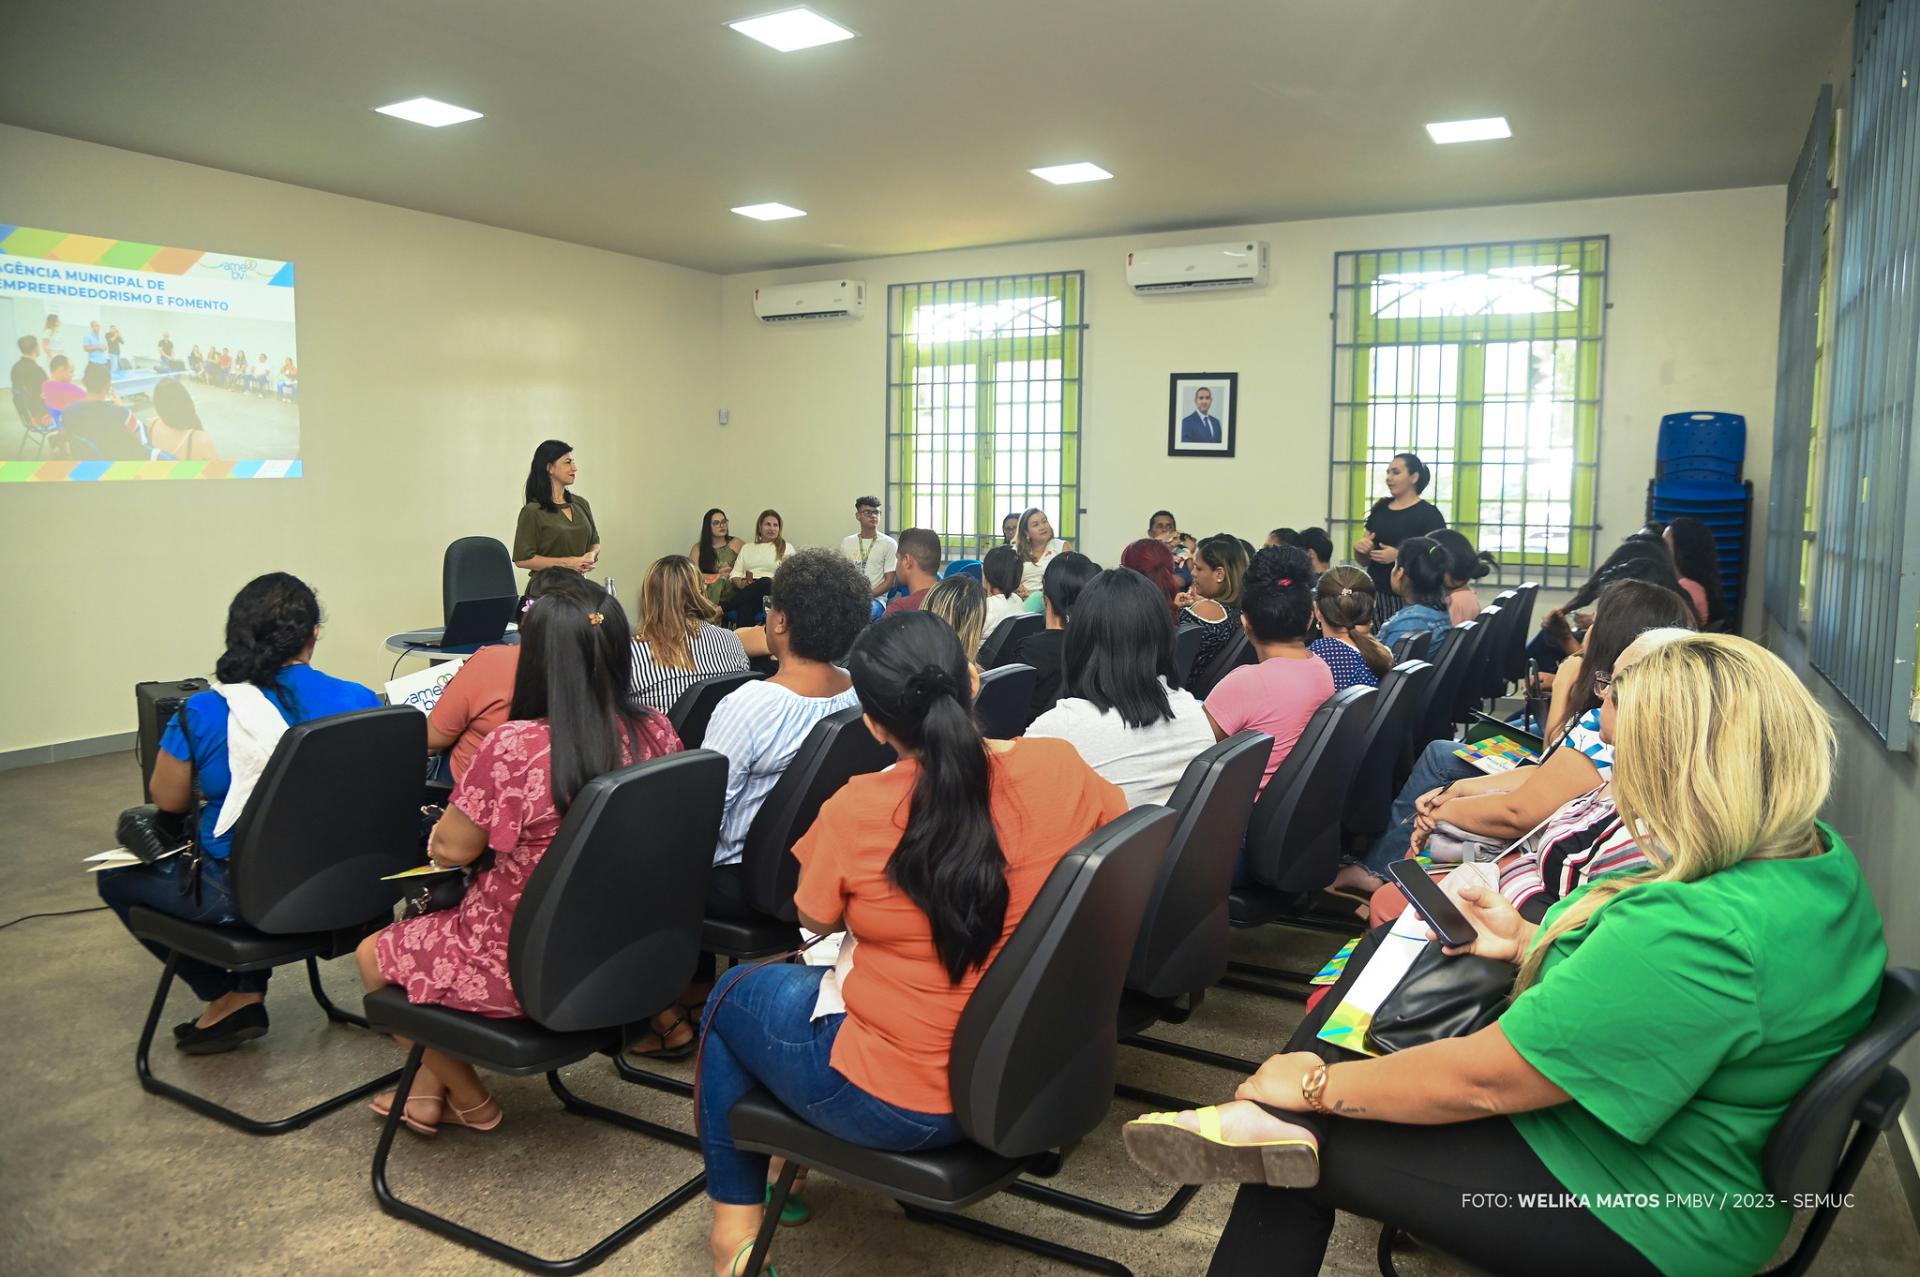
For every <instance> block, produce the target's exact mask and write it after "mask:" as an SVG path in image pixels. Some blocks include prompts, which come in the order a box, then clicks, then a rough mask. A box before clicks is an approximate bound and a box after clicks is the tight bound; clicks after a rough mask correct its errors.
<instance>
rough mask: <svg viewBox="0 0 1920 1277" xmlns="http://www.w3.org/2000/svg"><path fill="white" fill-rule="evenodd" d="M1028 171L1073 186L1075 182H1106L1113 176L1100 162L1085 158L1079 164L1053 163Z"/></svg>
mask: <svg viewBox="0 0 1920 1277" xmlns="http://www.w3.org/2000/svg"><path fill="white" fill-rule="evenodd" d="M1027 172H1029V173H1031V174H1033V175H1034V176H1035V177H1038V178H1043V179H1045V180H1046V181H1049V182H1052V183H1053V184H1054V185H1055V186H1071V185H1072V184H1073V183H1075V182H1104V181H1106V180H1107V179H1108V178H1110V177H1112V176H1113V174H1111V173H1109V172H1107V170H1105V169H1103V168H1101V167H1100V166H1099V165H1098V164H1089V163H1087V162H1086V161H1085V160H1082V161H1081V162H1080V163H1078V164H1051V165H1048V166H1047V167H1046V168H1035V169H1028V170H1027Z"/></svg>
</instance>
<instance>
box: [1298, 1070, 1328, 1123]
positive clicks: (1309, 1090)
mask: <svg viewBox="0 0 1920 1277" xmlns="http://www.w3.org/2000/svg"><path fill="white" fill-rule="evenodd" d="M1326 1090H1327V1062H1326V1061H1325V1060H1322V1061H1320V1063H1318V1064H1316V1065H1314V1066H1313V1067H1312V1068H1310V1069H1308V1070H1307V1073H1306V1076H1305V1077H1303V1078H1301V1079H1300V1098H1301V1099H1303V1100H1305V1101H1306V1102H1307V1107H1308V1108H1310V1109H1312V1110H1313V1111H1314V1112H1316V1113H1324V1112H1326V1111H1327V1106H1326V1105H1325V1104H1324V1103H1322V1102H1321V1098H1320V1097H1321V1096H1322V1095H1324V1094H1326Z"/></svg>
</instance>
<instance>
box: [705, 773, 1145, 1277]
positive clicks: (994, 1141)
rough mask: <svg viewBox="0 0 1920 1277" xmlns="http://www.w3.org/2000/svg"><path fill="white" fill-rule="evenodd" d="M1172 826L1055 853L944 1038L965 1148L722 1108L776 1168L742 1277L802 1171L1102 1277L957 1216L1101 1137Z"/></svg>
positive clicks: (1128, 827) (1118, 832)
mask: <svg viewBox="0 0 1920 1277" xmlns="http://www.w3.org/2000/svg"><path fill="white" fill-rule="evenodd" d="M1175 824H1176V818H1175V816H1174V814H1173V813H1172V812H1170V811H1167V810H1166V809H1165V808H1160V807H1136V808H1134V809H1133V810H1132V811H1130V812H1127V813H1126V814H1125V815H1123V816H1121V817H1120V818H1119V819H1118V820H1115V821H1113V822H1112V823H1110V824H1108V825H1105V826H1103V827H1101V828H1100V829H1097V830H1095V831H1094V832H1093V833H1092V834H1090V835H1088V836H1087V837H1086V838H1085V839H1083V840H1082V841H1081V842H1080V844H1079V846H1077V847H1075V848H1074V849H1073V850H1072V851H1070V852H1068V853H1067V854H1066V855H1065V856H1064V857H1062V859H1061V860H1060V862H1059V864H1057V865H1055V866H1054V868H1053V871H1052V872H1051V873H1050V874H1049V875H1048V876H1047V881H1046V883H1045V885H1044V886H1042V887H1041V889H1040V893H1039V895H1038V896H1036V897H1035V898H1034V902H1033V904H1032V906H1031V907H1030V908H1029V909H1028V910H1027V914H1026V916H1025V917H1024V918H1022V919H1021V921H1020V925H1019V926H1018V927H1016V928H1014V932H1013V936H1012V938H1010V939H1009V940H1008V941H1007V944H1006V947H1005V948H1004V949H1003V950H1001V952H1000V955H999V956H998V957H997V958H995V959H994V961H993V964H992V965H991V966H990V967H988V968H987V971H986V974H985V975H984V976H982V977H981V980H980V983H979V985H978V986H977V987H976V988H975V989H974V992H973V996H972V997H971V998H969V999H968V1001H967V1007H966V1010H965V1011H963V1012H962V1013H961V1016H960V1024H959V1027H958V1028H957V1029H956V1030H955V1032H954V1035H953V1050H952V1054H951V1056H950V1062H949V1069H950V1075H951V1085H952V1090H953V1112H954V1117H955V1118H956V1119H957V1120H958V1122H959V1124H960V1128H961V1129H962V1130H963V1131H965V1132H966V1135H967V1142H965V1143H961V1144H956V1145H953V1146H951V1147H948V1148H942V1149H934V1150H931V1151H927V1152H918V1153H885V1152H880V1151H878V1150H875V1149H869V1148H861V1147H859V1146H857V1145H853V1144H848V1143H846V1142H845V1141H842V1140H838V1139H835V1138H834V1137H833V1136H831V1135H828V1134H826V1133H825V1132H823V1131H821V1130H818V1129H817V1128H815V1127H813V1126H810V1125H808V1124H807V1122H806V1121H805V1120H804V1119H802V1118H800V1117H797V1116H795V1115H794V1114H792V1113H790V1112H788V1111H787V1110H786V1109H785V1108H784V1107H782V1106H781V1104H780V1102H779V1101H778V1100H776V1099H774V1098H773V1097H772V1096H771V1095H769V1094H768V1093H767V1092H766V1091H765V1090H764V1089H760V1090H755V1091H753V1092H752V1093H751V1094H749V1095H748V1096H747V1097H746V1098H745V1099H743V1100H741V1101H740V1102H739V1103H738V1104H736V1105H734V1107H733V1112H732V1115H731V1118H730V1124H731V1127H732V1131H733V1138H734V1143H735V1144H736V1145H738V1146H739V1147H741V1148H744V1149H748V1150H751V1151H753V1152H756V1153H768V1154H772V1155H775V1156H779V1157H784V1158H785V1159H786V1163H787V1164H786V1169H785V1170H784V1171H783V1172H782V1173H781V1176H780V1181H779V1183H778V1184H776V1185H775V1186H774V1190H773V1200H772V1201H771V1202H770V1203H769V1204H768V1206H767V1214H766V1220H765V1222H764V1223H763V1224H762V1225H761V1229H760V1235H759V1237H758V1239H756V1241H755V1242H754V1247H753V1252H752V1254H751V1255H750V1256H748V1259H747V1265H746V1277H755V1274H757V1273H759V1272H760V1269H761V1265H762V1264H764V1263H765V1262H766V1260H767V1251H768V1248H769V1247H770V1246H771V1245H772V1242H773V1233H774V1230H775V1229H776V1228H777V1227H778V1225H779V1222H780V1211H781V1208H782V1207H783V1206H784V1205H785V1204H786V1200H787V1194H788V1192H789V1190H791V1188H792V1187H793V1179H794V1175H795V1174H796V1173H797V1172H798V1170H799V1168H800V1167H802V1166H806V1167H810V1168H812V1169H813V1170H814V1171H817V1172H820V1173H822V1174H826V1175H831V1176H833V1177H834V1178H835V1179H838V1180H841V1181H843V1182H845V1183H848V1184H852V1185H854V1186H856V1187H859V1188H864V1189H867V1190H869V1191H871V1192H876V1193H882V1194H884V1195H886V1196H888V1197H891V1198H893V1199H894V1200H896V1201H898V1202H899V1203H900V1204H901V1205H902V1206H904V1207H905V1208H906V1212H907V1217H908V1218H909V1219H914V1220H919V1221H921V1222H925V1223H933V1224H939V1225H942V1226H944V1227H947V1228H953V1229H957V1230H959V1231H961V1232H966V1233H972V1234H973V1235H975V1236H977V1237H985V1238H988V1239H991V1240H994V1241H999V1242H1004V1243H1007V1244H1009V1245H1013V1246H1018V1247H1020V1248H1021V1249H1023V1250H1027V1251H1031V1252H1033V1253H1035V1254H1038V1255H1043V1256H1046V1257H1047V1258H1049V1259H1056V1260H1061V1261H1064V1262H1066V1263H1070V1264H1077V1265H1079V1266H1081V1267H1092V1268H1095V1269H1097V1270H1099V1271H1104V1272H1109V1273H1115V1272H1117V1273H1125V1272H1126V1269H1124V1268H1122V1267H1120V1266H1119V1265H1117V1264H1115V1263H1113V1262H1112V1261H1110V1260H1106V1259H1103V1258H1102V1257H1100V1256H1098V1255H1093V1254H1090V1253H1088V1252H1086V1251H1082V1250H1077V1249H1074V1248H1072V1247H1068V1246H1062V1245H1059V1244H1056V1243H1053V1242H1048V1241H1044V1240H1042V1239H1040V1238H1037V1237H1029V1236H1026V1235H1024V1234H1020V1233H1016V1232H1013V1231H1012V1230H1010V1229H1005V1228H1001V1227H999V1226H997V1225H994V1224H989V1223H986V1222H985V1221H983V1220H978V1219H973V1218H971V1217H968V1216H963V1215H958V1214H954V1213H953V1212H956V1211H959V1210H961V1209H962V1208H964V1207H966V1206H970V1205H972V1204H973V1203H974V1202H977V1201H980V1200H981V1199H983V1198H986V1197H989V1196H991V1195H992V1194H994V1193H995V1192H998V1191H999V1190H1000V1189H1002V1188H1005V1187H1006V1186H1007V1185H1008V1184H1010V1183H1012V1182H1013V1181H1014V1180H1015V1179H1016V1178H1017V1177H1018V1176H1019V1175H1020V1174H1021V1173H1023V1172H1024V1171H1027V1170H1029V1169H1031V1168H1033V1167H1034V1166H1035V1165H1036V1163H1042V1164H1046V1165H1052V1164H1053V1163H1055V1162H1057V1157H1055V1156H1052V1155H1053V1154H1054V1152H1055V1150H1059V1149H1063V1148H1066V1147H1069V1146H1071V1145H1073V1144H1075V1143H1077V1142H1078V1141H1079V1140H1081V1139H1083V1138H1085V1137H1086V1135H1087V1134H1088V1133H1089V1132H1091V1131H1093V1130H1094V1129H1095V1128H1096V1127H1098V1126H1099V1125H1100V1122H1101V1120H1102V1119H1103V1118H1104V1117H1105V1116H1106V1112H1107V1107H1108V1105H1109V1103H1110V1102H1111V1097H1112V1094H1113V1083H1114V1073H1115V1069H1116V1065H1117V1063H1118V1056H1119V1043H1118V1042H1117V1040H1116V1039H1115V1037H1114V1017H1115V1012H1116V1009H1117V1008H1118V1006H1119V1004H1120V986H1121V980H1122V977H1123V974H1124V972H1125V971H1126V969H1127V961H1128V957H1129V955H1130V952H1131V950H1132V947H1133V944H1134V940H1135V937H1136V936H1137V935H1138V933H1139V928H1140V920H1141V916H1142V914H1143V913H1144V911H1145V909H1146V905H1147V897H1148V895H1149V894H1150V893H1151V891H1152V889H1153V882H1154V877H1155V875H1156V874H1157V873H1158V872H1159V869H1160V866H1161V864H1162V863H1163V861H1164V860H1165V858H1166V854H1167V847H1168V842H1169V840H1170V839H1171V838H1172V836H1173V829H1174V825H1175Z"/></svg>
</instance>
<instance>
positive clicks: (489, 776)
mask: <svg viewBox="0 0 1920 1277" xmlns="http://www.w3.org/2000/svg"><path fill="white" fill-rule="evenodd" d="M558 571H559V572H560V573H561V574H563V575H569V576H572V577H573V581H572V582H571V583H569V584H566V585H564V586H563V587H561V588H556V589H553V590H551V591H550V592H549V593H547V594H546V595H544V596H542V597H541V598H539V599H537V600H535V601H534V604H533V606H532V607H530V608H528V609H527V612H526V614H525V615H524V616H523V617H522V618H521V620H520V649H521V657H520V669H519V677H518V678H517V679H516V680H515V682H514V687H513V705H512V707H511V710H510V712H509V721H507V722H505V723H502V724H501V725H500V727H499V728H498V729H497V730H495V731H494V733H493V734H492V735H490V736H488V737H487V739H486V740H485V741H483V742H482V743H481V745H480V752H479V753H478V754H477V755H475V757H474V760H473V766H471V767H469V768H468V769H467V774H466V776H465V777H464V778H463V779H462V780H461V781H460V783H459V785H457V786H455V788H454V791H453V798H452V800H451V801H450V802H449V803H448V805H447V814H446V815H444V816H442V817H441V818H440V821H439V823H438V824H436V825H434V827H433V837H432V839H431V841H430V842H429V843H428V846H427V858H428V859H429V860H431V861H432V862H433V863H434V864H436V865H446V866H459V865H471V864H473V863H474V862H475V861H477V860H479V859H480V857H481V856H483V855H485V854H486V853H487V852H488V851H492V852H493V854H494V861H493V863H492V864H491V865H489V866H487V867H485V868H482V869H480V870H478V871H477V872H476V873H475V874H474V875H473V878H472V881H470V882H469V883H468V884H467V890H466V894H465V895H463V896H462V897H461V898H460V903H459V904H457V905H455V906H453V907H452V908H450V909H441V910H439V911H437V912H434V913H424V914H420V915H419V916H417V917H413V918H403V919H401V920H400V921H399V922H396V923H394V924H393V925H392V926H390V927H384V928H382V929H381V930H379V931H376V932H375V933H374V934H372V935H371V936H368V937H367V938H366V939H365V940H363V941H361V942H360V947H359V948H357V949H356V950H354V957H355V958H356V959H357V960H358V961H359V964H360V978H361V981H362V982H363V983H364V984H365V985H366V987H367V989H368V991H370V992H371V991H372V990H374V989H380V988H384V987H385V986H387V985H389V984H396V985H399V986H400V987H401V988H402V989H404V990H405V991H406V995H407V1001H409V1002H414V1003H426V1004H430V1005H433V1006H443V1007H448V1008H451V1009H452V1010H455V1011H466V1012H470V1013H472V1014H474V1015H484V1016H492V1017H495V1018H498V1019H508V1018H512V1017H514V1016H518V1015H520V1014H522V1012H521V1008H520V999H519V998H518V997H517V996H516V995H515V993H514V990H513V981H512V978H511V975H510V972H509V971H508V968H507V942H508V937H509V936H510V935H511V934H512V932H513V915H514V911H515V910H516V909H518V908H519V907H520V898H521V896H523V895H524V894H525V893H526V890H527V882H528V880H529V879H531V878H532V877H533V871H534V869H535V868H536V867H538V865H539V864H540V859H541V857H543V856H545V855H546V853H547V848H548V847H549V846H551V845H552V843H553V840H554V837H555V836H556V835H557V834H559V832H560V826H561V823H562V822H563V821H564V820H565V818H566V814H567V805H568V804H569V803H571V802H572V801H573V798H574V796H575V795H576V794H578V793H579V792H580V790H581V789H582V788H584V787H585V785H586V784H587V782H588V781H590V780H592V779H594V778H595V777H597V776H602V775H605V774H606V773H607V772H610V771H613V770H615V769H617V768H620V767H625V766H628V765H630V764H632V763H637V762H641V761H643V760H645V759H648V758H656V757H658V756H659V755H661V754H671V753H675V752H677V751H678V750H679V749H680V738H679V737H678V736H675V735H674V732H673V728H672V727H671V726H669V725H668V723H667V720H666V719H664V718H662V717H661V716H660V715H658V714H656V713H654V712H653V711H652V710H650V709H643V708H639V707H637V706H636V705H635V704H634V702H633V700H632V696H631V689H630V688H629V687H628V685H627V672H628V670H629V668H630V666H629V663H628V660H627V648H628V645H629V644H630V643H631V642H632V641H633V639H632V635H631V633H630V632H629V631H628V629H627V618H626V614H625V613H623V612H622V611H621V610H620V602H619V600H618V599H615V598H614V597H613V596H612V595H610V594H607V593H606V592H605V591H603V590H601V589H600V587H598V586H597V585H595V584H593V582H591V581H589V580H587V579H586V578H585V577H583V576H580V575H579V574H578V573H573V572H569V571H568V570H567V569H564V568H562V569H558ZM396 1040H398V1039H396ZM400 1045H401V1047H402V1049H411V1048H410V1045H409V1044H408V1043H406V1042H404V1041H401V1042H400ZM394 1102H395V1097H394V1095H393V1093H392V1092H388V1093H387V1094H385V1095H383V1096H380V1097H379V1098H378V1099H376V1100H374V1101H373V1102H372V1104H371V1105H370V1107H371V1108H372V1109H373V1111H374V1112H376V1113H378V1114H379V1115H380V1116H381V1117H385V1116H386V1115H387V1113H388V1111H389V1110H390V1109H391V1107H392V1106H393V1104H394ZM401 1117H402V1119H403V1120H404V1121H405V1122H406V1124H407V1127H408V1128H409V1129H410V1130H413V1131H417V1132H419V1133H420V1134H422V1135H431V1134H433V1132H434V1131H435V1130H436V1129H437V1128H438V1127H439V1126H440V1125H442V1124H443V1123H444V1124H451V1125H455V1126H464V1127H467V1128H468V1129H470V1130H479V1131H490V1130H492V1129H494V1128H495V1127H496V1126H498V1125H500V1117H501V1114H500V1108H499V1106H498V1105H496V1104H495V1103H494V1102H493V1097H492V1096H491V1095H489V1094H488V1093H487V1090H486V1087H485V1086H483V1085H482V1084H481V1082H480V1077H479V1075H478V1074H477V1073H475V1072H474V1070H473V1066H472V1065H471V1064H468V1063H467V1062H466V1061H464V1060H456V1059H454V1058H453V1057H452V1056H449V1055H443V1054H442V1053H440V1052H439V1051H428V1052H427V1053H426V1058H425V1061H424V1062H423V1063H422V1064H421V1066H420V1070H419V1072H418V1073H417V1074H416V1075H415V1077H414V1082H413V1087H412V1090H411V1091H410V1092H409V1093H408V1095H407V1097H406V1101H405V1104H404V1106H403V1108H402V1111H401Z"/></svg>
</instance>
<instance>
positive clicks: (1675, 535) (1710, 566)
mask: <svg viewBox="0 0 1920 1277" xmlns="http://www.w3.org/2000/svg"><path fill="white" fill-rule="evenodd" d="M162 384H163V385H164V384H165V383H164V382H163V383H162ZM169 420H171V419H169ZM1667 535H1668V536H1669V537H1671V538H1672V540H1673V566H1674V570H1675V571H1676V572H1678V573H1679V574H1680V575H1681V576H1683V577H1685V578H1687V579H1688V580H1689V581H1698V582H1699V583H1700V588H1701V589H1703V590H1705V591H1706V592H1707V614H1706V615H1705V616H1703V617H1701V618H1700V626H1701V628H1702V629H1705V628H1706V627H1707V626H1709V625H1717V624H1719V623H1720V622H1721V621H1723V620H1725V619H1726V616H1727V592H1726V590H1725V589H1723V588H1722V587H1721V584H1720V547H1719V545H1718V544H1717V543H1716V542H1715V541H1714V539H1713V529H1712V528H1709V527H1708V526H1707V525H1706V524H1704V523H1702V522H1700V520H1698V519H1696V518H1694V517H1692V516H1691V515H1685V514H1683V515H1681V516H1680V517H1679V518H1677V519H1675V520H1674V521H1673V522H1672V523H1669V524H1668V525H1667Z"/></svg>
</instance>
